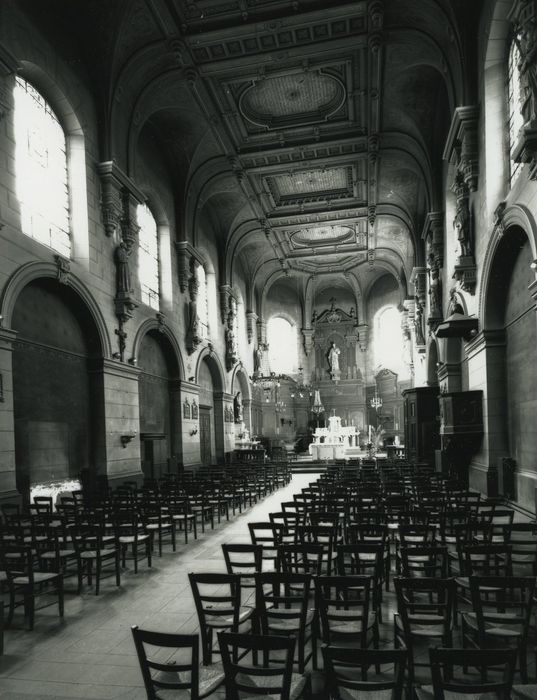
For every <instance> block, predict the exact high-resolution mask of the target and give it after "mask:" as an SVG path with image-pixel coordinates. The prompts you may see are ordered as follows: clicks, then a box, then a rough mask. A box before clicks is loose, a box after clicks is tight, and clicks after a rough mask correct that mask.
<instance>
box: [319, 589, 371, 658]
mask: <svg viewBox="0 0 537 700" xmlns="http://www.w3.org/2000/svg"><path fill="white" fill-rule="evenodd" d="M315 593H316V599H317V605H318V612H319V617H320V622H321V638H322V640H323V642H324V643H325V644H333V643H334V640H335V638H337V637H340V638H341V639H344V640H346V641H349V642H351V643H353V644H355V645H358V646H360V647H361V648H362V649H367V648H368V647H369V646H370V644H373V646H374V647H375V649H378V645H379V624H378V616H377V614H376V613H375V611H374V610H371V609H370V599H371V577H370V576H319V577H318V578H316V579H315Z"/></svg>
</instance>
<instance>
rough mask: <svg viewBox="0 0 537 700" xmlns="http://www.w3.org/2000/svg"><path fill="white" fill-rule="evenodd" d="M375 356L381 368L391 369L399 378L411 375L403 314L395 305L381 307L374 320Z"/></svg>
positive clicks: (376, 362) (377, 364)
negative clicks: (402, 326) (403, 326)
mask: <svg viewBox="0 0 537 700" xmlns="http://www.w3.org/2000/svg"><path fill="white" fill-rule="evenodd" d="M373 328H374V357H375V360H374V362H375V366H376V367H378V368H379V369H381V368H384V369H391V370H392V372H395V373H396V374H397V375H398V376H399V379H403V378H405V377H406V376H407V375H409V366H408V364H407V362H405V360H407V359H408V358H406V348H405V340H404V337H403V331H402V328H401V314H400V312H399V311H398V310H397V308H396V307H395V306H385V307H384V308H382V309H380V310H379V311H378V312H377V314H376V316H375V321H374V325H373Z"/></svg>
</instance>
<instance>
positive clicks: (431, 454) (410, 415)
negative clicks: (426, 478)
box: [403, 386, 440, 467]
mask: <svg viewBox="0 0 537 700" xmlns="http://www.w3.org/2000/svg"><path fill="white" fill-rule="evenodd" d="M403 398H404V409H405V448H406V457H407V459H408V460H410V461H411V462H427V463H428V464H429V465H430V466H431V467H434V464H435V450H438V449H440V420H439V412H438V387H434V386H421V387H415V388H413V389H406V390H405V391H403Z"/></svg>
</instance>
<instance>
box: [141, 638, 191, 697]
mask: <svg viewBox="0 0 537 700" xmlns="http://www.w3.org/2000/svg"><path fill="white" fill-rule="evenodd" d="M131 630H132V636H133V639H134V645H135V647H136V653H137V655H138V661H139V663H140V670H141V672H142V677H143V679H144V685H145V691H146V693H147V698H148V700H158V697H159V695H158V691H159V690H163V691H172V690H189V691H190V697H191V698H192V700H198V699H199V650H198V646H199V645H198V635H197V634H171V633H168V632H150V631H147V630H141V629H140V628H139V627H138V626H137V625H134V627H132V628H131ZM148 647H153V648H154V652H153V654H151V652H150V651H149V649H148ZM171 649H174V650H175V651H177V652H179V655H180V656H184V655H187V656H189V660H188V661H184V662H182V663H180V662H177V661H175V660H170V656H171V652H170V650H171ZM163 650H165V651H164V653H163Z"/></svg>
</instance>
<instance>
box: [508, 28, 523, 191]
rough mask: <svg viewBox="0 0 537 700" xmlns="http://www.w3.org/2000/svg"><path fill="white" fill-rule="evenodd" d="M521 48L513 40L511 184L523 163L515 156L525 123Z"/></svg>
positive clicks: (511, 59)
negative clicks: (520, 133) (522, 106)
mask: <svg viewBox="0 0 537 700" xmlns="http://www.w3.org/2000/svg"><path fill="white" fill-rule="evenodd" d="M519 64H520V50H519V48H518V44H517V42H516V41H515V40H513V41H512V42H511V47H510V49H509V66H508V80H507V98H508V103H509V104H508V110H509V161H510V184H511V185H513V183H514V182H515V180H516V178H517V177H518V174H519V172H520V169H521V167H522V163H517V162H516V161H515V160H514V158H513V153H514V150H515V146H516V144H517V140H518V135H519V132H520V129H521V128H522V127H523V125H524V119H523V117H522V110H521V104H520V91H521V85H520V69H519Z"/></svg>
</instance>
